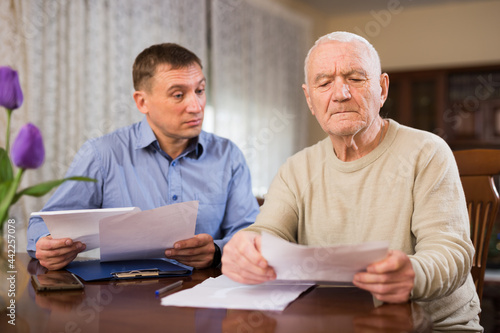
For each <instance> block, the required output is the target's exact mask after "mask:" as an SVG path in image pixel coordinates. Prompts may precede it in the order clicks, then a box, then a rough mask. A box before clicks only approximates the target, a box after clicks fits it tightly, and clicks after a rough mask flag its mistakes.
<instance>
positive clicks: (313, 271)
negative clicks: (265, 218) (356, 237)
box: [261, 233, 388, 284]
mask: <svg viewBox="0 0 500 333" xmlns="http://www.w3.org/2000/svg"><path fill="white" fill-rule="evenodd" d="M387 250H388V243H387V242H369V243H362V244H356V245H339V246H330V247H311V246H305V245H299V244H294V243H290V242H287V241H285V240H283V239H281V238H278V237H275V236H272V235H270V234H268V233H263V234H262V247H261V251H262V255H263V256H264V258H266V260H267V262H268V263H269V265H271V266H273V268H274V270H275V271H276V275H277V280H280V281H309V282H314V283H318V284H321V283H334V282H343V283H345V282H351V281H352V278H353V276H354V274H355V273H357V272H359V271H362V270H364V269H366V267H367V266H368V265H369V264H371V263H373V262H376V261H379V260H382V259H384V258H385V257H386V255H387Z"/></svg>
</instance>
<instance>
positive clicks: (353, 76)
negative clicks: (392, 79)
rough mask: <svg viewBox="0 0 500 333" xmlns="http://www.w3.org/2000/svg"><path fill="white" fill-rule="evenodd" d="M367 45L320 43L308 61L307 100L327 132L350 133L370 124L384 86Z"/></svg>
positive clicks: (352, 133) (340, 134) (385, 90)
mask: <svg viewBox="0 0 500 333" xmlns="http://www.w3.org/2000/svg"><path fill="white" fill-rule="evenodd" d="M381 81H383V80H382V76H381V75H380V73H379V72H378V70H377V67H376V66H375V64H374V63H373V59H372V58H371V57H370V54H369V52H368V49H367V48H366V46H365V45H364V44H362V43H360V42H353V43H346V42H338V41H328V42H324V43H322V44H319V45H318V46H317V47H316V48H315V49H314V50H313V51H312V53H311V55H310V58H309V63H308V72H307V82H306V83H307V84H306V85H304V86H303V89H304V93H305V95H306V99H307V104H308V105H309V108H310V110H311V112H312V114H313V115H314V116H315V117H316V119H317V120H318V122H319V124H320V125H321V127H322V128H323V130H324V131H325V132H326V133H327V134H328V135H330V136H350V135H354V134H356V133H359V132H361V131H363V130H365V129H367V128H369V126H370V124H371V123H372V121H373V119H375V118H376V117H377V115H378V113H379V111H380V108H381V107H382V105H383V103H384V101H385V99H386V97H387V89H383V88H382V86H381Z"/></svg>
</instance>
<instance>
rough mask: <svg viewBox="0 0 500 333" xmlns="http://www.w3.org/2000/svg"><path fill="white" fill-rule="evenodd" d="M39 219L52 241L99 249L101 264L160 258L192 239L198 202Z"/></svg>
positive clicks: (73, 212)
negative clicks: (177, 242) (74, 242)
mask: <svg viewBox="0 0 500 333" xmlns="http://www.w3.org/2000/svg"><path fill="white" fill-rule="evenodd" d="M31 215H32V216H35V215H36V216H40V217H42V218H43V220H44V222H45V224H46V225H47V228H48V229H49V232H50V234H51V235H52V237H53V238H66V237H68V238H71V239H73V240H74V241H81V242H82V243H85V245H86V246H87V247H86V249H85V251H88V250H92V249H96V248H99V250H100V259H101V261H111V260H132V259H145V258H155V257H164V255H165V253H164V252H165V250H166V249H167V248H171V247H173V244H174V243H175V242H176V241H179V240H183V239H188V238H191V237H194V231H195V227H196V217H197V215H198V201H188V202H181V203H177V204H173V205H167V206H163V207H159V208H155V209H151V210H146V211H141V210H140V209H139V208H137V207H126V208H105V209H83V210H65V211H47V212H36V213H32V214H31Z"/></svg>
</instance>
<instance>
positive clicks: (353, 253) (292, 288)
mask: <svg viewBox="0 0 500 333" xmlns="http://www.w3.org/2000/svg"><path fill="white" fill-rule="evenodd" d="M261 245H262V246H261V250H262V255H263V256H264V258H266V260H267V261H268V263H269V264H270V265H271V266H272V267H273V268H274V270H275V271H276V275H277V279H276V280H275V281H270V282H267V283H262V284H258V285H246V284H241V283H237V282H234V281H232V280H230V279H229V278H228V277H226V276H224V275H222V276H219V277H217V278H215V279H214V278H210V279H207V280H205V281H204V282H203V283H201V284H199V285H197V286H195V287H193V288H191V289H187V290H183V291H180V292H177V293H175V294H172V295H169V296H166V297H164V298H163V299H162V301H161V304H162V305H165V306H181V307H183V306H187V307H198V308H224V309H240V310H261V311H264V310H271V311H283V310H284V309H285V308H286V306H287V305H288V304H290V303H291V302H292V301H294V300H295V299H296V298H297V297H299V296H300V294H302V293H303V292H304V291H306V290H307V289H309V288H310V287H312V286H314V285H315V284H325V283H326V284H345V283H351V282H352V278H353V276H354V274H356V273H357V272H359V271H362V270H364V269H366V267H367V266H368V265H369V264H371V263H373V262H376V261H379V260H382V259H384V258H385V256H386V255H387V250H388V244H387V242H372V243H363V244H357V245H342V246H330V247H311V246H304V245H297V244H293V243H289V242H287V241H285V240H283V239H281V238H277V237H274V236H271V235H269V234H266V233H264V234H263V235H262V242H261Z"/></svg>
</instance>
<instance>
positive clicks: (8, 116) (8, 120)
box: [5, 109, 12, 156]
mask: <svg viewBox="0 0 500 333" xmlns="http://www.w3.org/2000/svg"><path fill="white" fill-rule="evenodd" d="M11 115H12V110H11V109H7V131H6V132H7V137H6V138H5V152H6V153H7V156H9V139H10V118H11Z"/></svg>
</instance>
